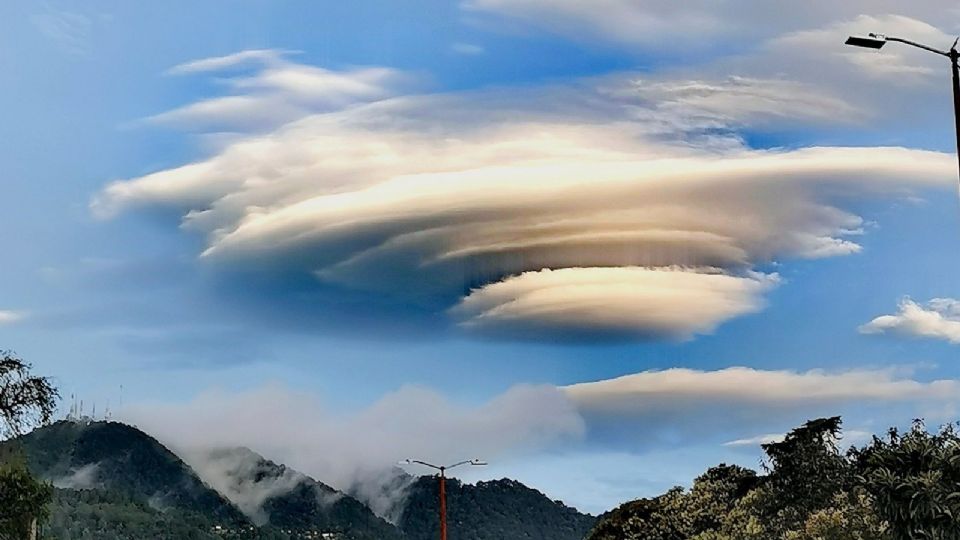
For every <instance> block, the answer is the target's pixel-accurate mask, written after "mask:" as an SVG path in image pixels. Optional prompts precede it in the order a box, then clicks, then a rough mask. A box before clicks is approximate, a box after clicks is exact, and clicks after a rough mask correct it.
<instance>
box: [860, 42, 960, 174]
mask: <svg viewBox="0 0 960 540" xmlns="http://www.w3.org/2000/svg"><path fill="white" fill-rule="evenodd" d="M890 41H893V42H896V43H904V44H906V45H910V46H912V47H916V48H918V49H923V50H925V51H928V52H932V53H934V54H939V55H940V56H944V57H946V58H949V59H950V67H951V70H952V71H953V116H954V127H955V128H956V132H957V160H958V164H960V67H958V61H960V52H958V51H957V42H958V41H960V38H957V40H956V41H954V42H953V46H951V47H950V50H949V51H941V50H940V49H935V48H933V47H930V46H928V45H923V44H922V43H917V42H914V41H910V40H908V39H902V38H897V37H890V36H885V35H883V34H873V33H871V34H868V35H867V37H860V36H850V37H849V38H847V41H846V44H847V45H852V46H854V47H863V48H865V49H880V48H881V47H883V46H884V45H886V44H887V42H890Z"/></svg>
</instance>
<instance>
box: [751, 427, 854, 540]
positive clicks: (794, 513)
mask: <svg viewBox="0 0 960 540" xmlns="http://www.w3.org/2000/svg"><path fill="white" fill-rule="evenodd" d="M840 425H841V421H840V417H839V416H835V417H832V418H819V419H816V420H810V421H809V422H807V423H806V424H804V425H802V426H800V427H798V428H796V429H794V430H793V431H791V432H790V433H788V434H787V436H786V437H785V438H784V439H783V441H781V442H775V443H768V444H764V445H763V446H762V447H763V451H764V452H765V453H766V454H767V457H768V458H769V460H770V466H769V473H770V474H769V476H768V477H767V486H768V487H769V489H770V492H771V493H770V495H771V496H770V497H769V498H768V499H767V502H768V505H767V508H766V512H765V514H766V515H765V518H766V520H767V522H768V523H769V524H770V525H772V526H773V529H775V530H777V532H778V533H779V534H783V533H784V532H785V531H788V530H792V529H799V528H800V527H802V526H803V524H804V522H805V521H806V519H807V516H809V515H810V514H813V513H815V512H818V511H820V510H823V509H824V508H828V507H829V506H830V505H831V504H832V503H833V500H834V497H835V496H836V495H837V494H838V493H840V492H842V491H844V490H846V489H847V488H849V487H850V485H851V480H852V474H851V472H852V471H851V467H850V464H849V462H848V461H847V459H846V457H845V456H844V455H843V454H842V453H840V450H839V448H838V444H837V441H838V440H839V438H840Z"/></svg>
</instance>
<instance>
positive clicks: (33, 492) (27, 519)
mask: <svg viewBox="0 0 960 540" xmlns="http://www.w3.org/2000/svg"><path fill="white" fill-rule="evenodd" d="M52 498H53V487H51V486H50V485H49V484H46V483H41V482H38V481H37V480H36V479H35V478H34V477H33V476H32V475H31V474H30V471H29V469H27V467H26V465H25V464H24V463H22V462H21V461H19V460H16V459H8V460H7V461H6V462H5V463H3V464H0V540H7V539H9V540H14V539H16V540H20V539H22V538H30V535H31V532H32V531H33V530H35V527H36V526H37V523H39V522H41V521H42V520H43V519H44V518H46V517H47V505H48V504H49V502H50V500H51V499H52Z"/></svg>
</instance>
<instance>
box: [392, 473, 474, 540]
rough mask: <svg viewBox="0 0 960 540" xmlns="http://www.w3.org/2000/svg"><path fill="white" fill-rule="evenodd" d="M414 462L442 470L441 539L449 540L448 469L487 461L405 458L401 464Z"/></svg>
mask: <svg viewBox="0 0 960 540" xmlns="http://www.w3.org/2000/svg"><path fill="white" fill-rule="evenodd" d="M414 463H416V464H418V465H423V466H424V467H430V468H431V469H436V470H438V471H440V476H439V478H440V540H447V487H446V480H447V474H446V473H447V471H449V470H450V469H452V468H454V467H459V466H461V465H472V466H474V467H479V466H483V465H486V464H487V462H486V461H481V460H479V459H468V460H467V461H461V462H459V463H454V464H453V465H434V464H432V463H427V462H426V461H420V460H419V459H405V460H403V461H401V462H400V464H401V465H412V464H414Z"/></svg>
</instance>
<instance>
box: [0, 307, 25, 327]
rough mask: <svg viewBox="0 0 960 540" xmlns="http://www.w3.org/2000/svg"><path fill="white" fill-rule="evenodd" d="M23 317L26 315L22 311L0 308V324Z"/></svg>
mask: <svg viewBox="0 0 960 540" xmlns="http://www.w3.org/2000/svg"><path fill="white" fill-rule="evenodd" d="M24 317H26V314H25V313H24V312H22V311H12V310H3V309H0V325H4V324H12V323H15V322H19V321H21V320H23V318H24Z"/></svg>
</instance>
